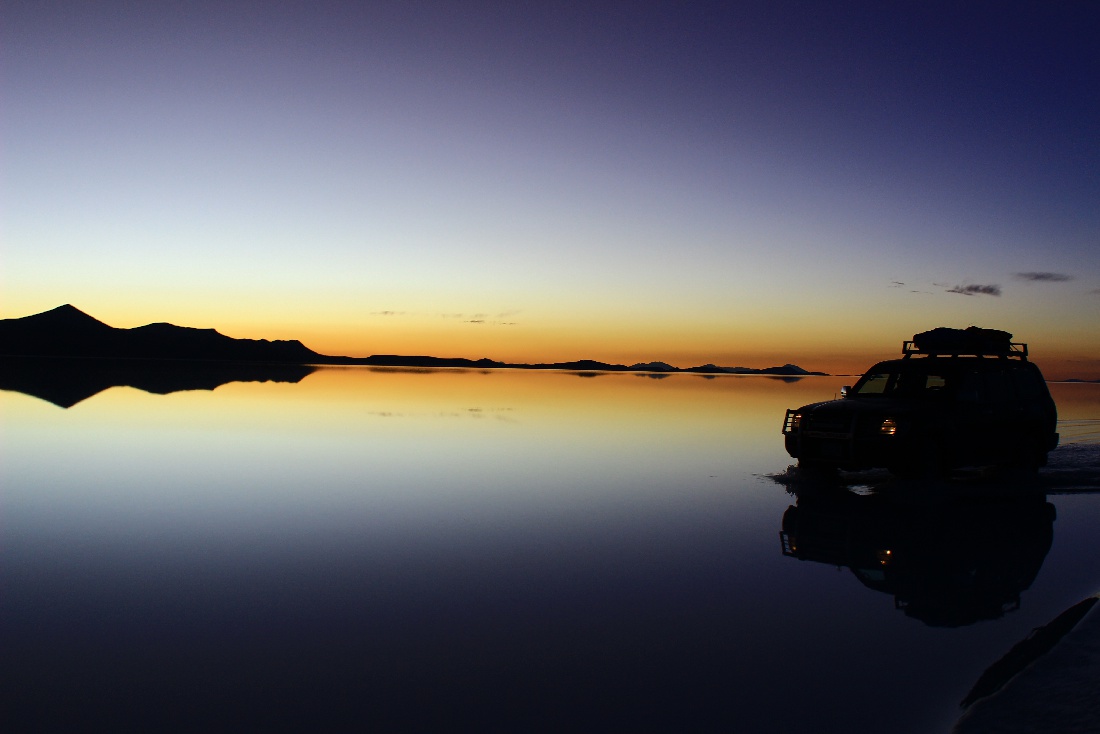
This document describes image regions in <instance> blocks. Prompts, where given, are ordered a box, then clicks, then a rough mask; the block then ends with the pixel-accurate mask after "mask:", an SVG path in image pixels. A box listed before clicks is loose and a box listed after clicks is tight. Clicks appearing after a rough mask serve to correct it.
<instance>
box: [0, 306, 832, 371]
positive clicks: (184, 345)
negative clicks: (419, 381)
mask: <svg viewBox="0 0 1100 734" xmlns="http://www.w3.org/2000/svg"><path fill="white" fill-rule="evenodd" d="M0 355H3V356H12V357H15V356H18V357H80V358H96V359H110V360H134V359H142V360H198V361H218V362H263V363H277V364H295V365H368V366H375V367H417V368H436V367H461V368H466V369H555V370H572V371H581V372H648V373H658V374H666V373H675V372H694V373H701V374H711V375H714V374H760V375H782V376H788V377H792V376H793V377H801V376H805V375H822V374H825V373H823V372H810V371H808V370H804V369H802V368H801V367H799V366H797V365H793V364H786V365H783V366H781V367H767V368H764V369H753V368H749V367H719V366H717V365H713V364H705V365H701V366H698V367H690V368H687V369H680V368H677V367H673V366H672V365H669V364H666V363H664V362H647V363H639V364H634V365H630V366H626V365H621V364H608V363H606V362H597V361H595V360H588V359H584V360H578V361H575V362H553V363H539V364H517V363H510V362H498V361H496V360H492V359H477V360H474V359H464V358H447V357H427V356H407V355H396V354H376V355H373V356H370V357H334V356H329V355H325V354H319V353H317V352H315V351H313V350H312V349H310V348H308V347H306V346H305V345H304V344H302V343H301V342H300V341H297V340H287V341H268V340H267V339H234V338H232V337H228V336H225V335H224V334H220V333H218V332H217V331H215V330H214V329H193V328H190V327H186V326H175V325H173V324H166V323H156V324H147V325H146V326H138V327H135V328H132V329H119V328H115V327H113V326H108V325H107V324H105V323H103V322H102V321H99V320H98V319H95V318H93V317H92V316H89V315H88V314H86V313H84V312H83V311H81V310H80V309H78V308H76V307H75V306H71V305H68V304H66V305H64V306H58V307H57V308H54V309H51V310H49V311H45V312H43V313H40V314H35V315H33V316H24V317H22V318H17V319H0Z"/></svg>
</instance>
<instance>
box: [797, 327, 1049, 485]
mask: <svg viewBox="0 0 1100 734" xmlns="http://www.w3.org/2000/svg"><path fill="white" fill-rule="evenodd" d="M1011 340H1012V335H1011V334H1008V333H1007V332H1003V331H997V330H993V329H978V328H975V327H970V328H969V329H947V328H939V329H933V330H931V331H926V332H924V333H922V334H917V335H916V336H914V337H913V341H906V342H903V344H902V354H903V357H902V358H901V359H894V360H889V361H886V362H879V363H878V364H876V365H875V366H874V367H872V368H871V369H870V370H868V372H867V374H865V375H864V376H863V377H861V378H860V379H859V381H858V382H857V383H856V384H855V386H854V387H851V388H849V387H844V388H842V389H841V395H842V396H843V397H842V398H841V399H839V400H829V401H827V402H821V403H811V404H810V405H804V406H802V407H801V408H798V409H796V410H788V411H787V415H786V418H785V419H784V421H783V437H784V443H785V444H786V448H787V453H789V454H790V455H791V456H792V457H794V458H796V459H798V464H799V467H802V468H806V469H810V470H818V469H820V470H833V469H837V468H839V469H867V468H874V467H884V468H887V469H889V470H890V471H891V472H894V473H896V474H906V475H918V476H933V475H939V474H942V473H944V472H945V471H947V470H950V469H952V468H956V467H960V466H985V465H1004V466H1014V467H1019V468H1022V469H1036V468H1038V467H1039V466H1042V465H1044V464H1046V458H1047V452H1048V451H1050V450H1051V449H1053V448H1054V447H1055V446H1057V445H1058V434H1057V433H1056V427H1057V425H1056V424H1057V418H1058V416H1057V410H1056V408H1055V405H1054V400H1053V399H1052V398H1051V397H1050V391H1049V390H1047V386H1046V382H1045V381H1044V380H1043V376H1042V374H1041V373H1040V372H1039V368H1038V367H1036V366H1035V364H1034V363H1033V362H1029V361H1028V358H1027V345H1026V344H1018V343H1014V342H1012V341H1011Z"/></svg>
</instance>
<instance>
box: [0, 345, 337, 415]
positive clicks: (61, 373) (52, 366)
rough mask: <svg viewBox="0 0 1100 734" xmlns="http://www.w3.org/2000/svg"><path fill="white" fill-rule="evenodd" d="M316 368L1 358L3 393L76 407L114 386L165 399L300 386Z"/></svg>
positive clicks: (193, 362) (256, 363)
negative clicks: (246, 386)
mask: <svg viewBox="0 0 1100 734" xmlns="http://www.w3.org/2000/svg"><path fill="white" fill-rule="evenodd" d="M314 369H315V368H313V367H309V366H307V365H298V364H276V363H262V362H213V361H209V362H205V361H197V360H196V361H185V360H155V359H76V358H74V359H63V358H37V357H4V358H0V390H15V391H17V392H21V393H25V394H27V395H31V396H33V397H36V398H40V399H42V400H46V401H48V402H51V403H53V404H54V405H58V406H60V407H62V408H71V407H72V406H74V405H76V404H77V403H79V402H80V401H82V400H84V399H86V398H90V397H91V396H93V395H95V394H97V393H100V392H103V391H104V390H106V389H108V388H111V387H135V388H137V389H139V390H144V391H145V392H149V393H156V394H158V395H165V394H167V393H171V392H178V391H180V390H213V389H214V388H216V387H218V386H220V385H224V384H226V383H229V382H299V381H300V380H302V379H303V378H304V377H306V376H307V375H309V374H310V373H312V372H313V371H314Z"/></svg>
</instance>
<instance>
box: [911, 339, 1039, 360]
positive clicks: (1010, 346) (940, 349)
mask: <svg viewBox="0 0 1100 734" xmlns="http://www.w3.org/2000/svg"><path fill="white" fill-rule="evenodd" d="M901 353H902V355H904V357H905V359H908V358H909V357H911V356H913V355H914V354H920V355H924V356H925V357H1004V358H1008V357H1012V358H1015V359H1020V360H1024V361H1026V360H1027V344H1024V343H1022V342H1006V343H1004V344H1001V345H997V346H995V347H994V346H990V345H988V344H985V345H983V344H977V343H974V344H944V345H934V346H927V345H926V346H923V347H918V346H917V343H916V342H915V341H912V340H906V341H904V342H902V343H901Z"/></svg>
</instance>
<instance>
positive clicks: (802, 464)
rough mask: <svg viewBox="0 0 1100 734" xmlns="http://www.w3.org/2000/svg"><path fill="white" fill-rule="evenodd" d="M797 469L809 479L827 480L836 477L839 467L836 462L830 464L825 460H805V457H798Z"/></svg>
mask: <svg viewBox="0 0 1100 734" xmlns="http://www.w3.org/2000/svg"><path fill="white" fill-rule="evenodd" d="M798 471H799V473H800V474H802V475H804V476H805V477H807V478H809V479H817V480H828V479H836V477H837V473H838V472H839V471H840V469H839V468H838V467H837V465H836V464H830V463H829V462H827V461H807V460H806V459H799V460H798Z"/></svg>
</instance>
